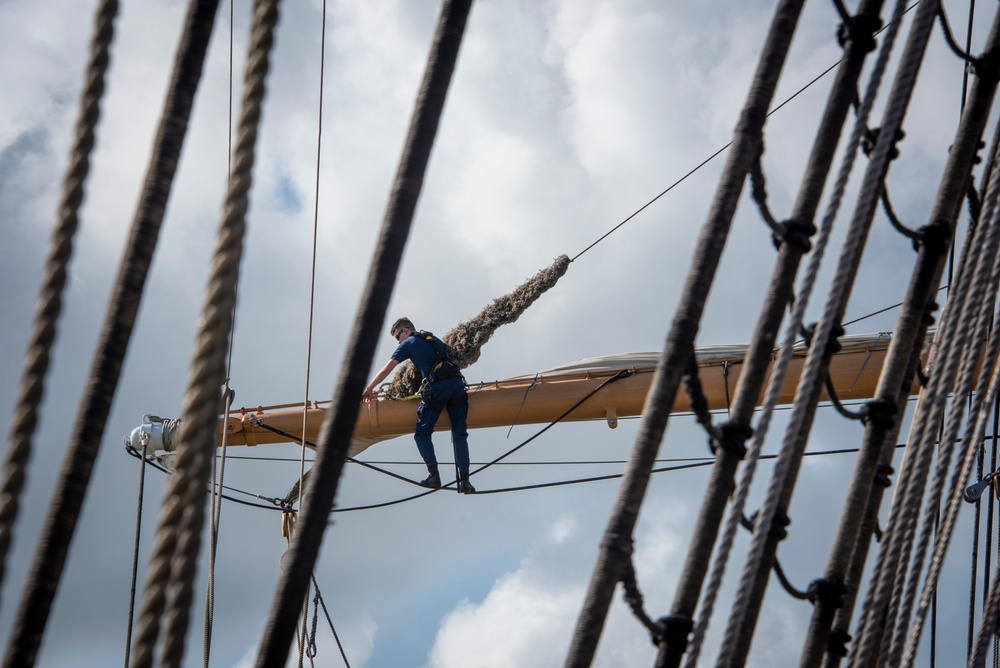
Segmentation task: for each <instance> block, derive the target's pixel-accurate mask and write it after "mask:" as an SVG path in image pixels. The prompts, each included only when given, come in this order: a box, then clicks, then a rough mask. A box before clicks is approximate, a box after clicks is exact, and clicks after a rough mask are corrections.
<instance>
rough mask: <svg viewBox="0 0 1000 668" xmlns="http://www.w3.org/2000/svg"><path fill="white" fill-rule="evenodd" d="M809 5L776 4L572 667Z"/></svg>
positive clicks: (617, 572)
mask: <svg viewBox="0 0 1000 668" xmlns="http://www.w3.org/2000/svg"><path fill="white" fill-rule="evenodd" d="M801 8H802V2H800V1H798V0H783V1H782V2H781V3H779V5H778V7H777V8H776V9H775V14H774V20H773V22H772V24H771V29H770V31H769V33H768V36H767V40H766V42H765V45H764V48H763V51H762V52H761V58H760V62H759V64H758V67H757V72H756V74H755V77H754V81H753V84H752V86H751V91H750V94H749V96H748V98H747V102H746V105H745V106H744V109H743V112H742V114H741V118H740V121H739V124H738V126H737V129H736V133H735V139H734V141H733V150H732V151H731V152H730V155H729V160H728V161H727V164H726V168H725V169H724V171H723V175H722V177H721V180H720V183H719V186H718V188H717V190H716V196H715V200H714V201H713V203H712V206H711V210H710V212H709V214H708V218H707V220H706V222H705V225H704V227H703V228H702V232H701V235H700V237H699V240H698V246H697V249H696V251H695V254H694V260H693V261H692V265H691V268H690V270H689V273H688V278H687V281H686V284H685V288H684V290H683V292H682V299H681V302H680V304H679V305H678V307H677V310H676V314H675V318H674V325H673V326H672V328H671V331H670V333H669V334H668V336H667V342H666V347H665V349H664V351H663V354H662V357H661V358H660V363H659V364H658V366H657V371H656V376H655V377H654V379H653V383H652V386H651V388H650V392H649V395H648V396H647V403H646V405H647V406H648V407H650V408H651V410H649V411H647V413H646V414H645V415H644V416H643V419H642V423H641V425H640V427H639V433H638V434H637V436H636V440H635V444H634V446H633V449H632V456H631V461H630V463H629V466H628V468H627V470H626V473H625V477H624V479H623V481H622V485H621V487H620V489H619V493H618V496H617V498H616V501H615V505H614V509H613V511H612V516H611V518H610V519H609V521H608V526H607V528H606V531H605V539H604V541H602V545H601V549H600V552H599V555H598V561H597V564H596V565H595V567H594V571H593V575H592V577H591V582H590V587H589V589H588V593H587V596H586V598H585V601H584V607H583V610H582V611H581V614H580V617H579V618H578V620H577V625H576V630H575V632H574V636H573V642H572V645H571V647H570V651H569V654H568V656H567V659H566V666H567V667H568V668H569V667H572V666H588V665H590V664H591V662H592V661H593V656H594V653H595V652H596V649H597V642H598V640H599V638H600V635H601V631H602V629H603V627H604V621H605V619H606V616H607V612H608V608H609V606H610V602H611V597H612V595H613V593H614V589H615V587H616V586H617V583H618V582H619V580H620V579H621V577H620V576H621V569H622V568H623V567H624V561H623V555H622V554H621V552H620V551H619V550H617V549H616V547H615V544H614V542H613V541H614V540H615V539H617V537H620V536H631V534H632V532H633V530H634V527H635V522H636V520H637V518H638V511H639V507H640V506H641V503H642V498H643V496H644V494H645V491H646V486H647V484H648V481H649V471H650V469H652V460H653V459H654V458H655V456H656V451H657V449H658V448H659V446H660V443H661V441H662V439H663V435H664V433H665V431H666V426H667V421H668V418H669V412H668V411H669V409H668V407H669V406H671V405H673V401H674V399H675V398H676V395H677V391H678V386H679V384H680V376H681V375H682V374H683V372H684V369H685V368H686V365H685V363H686V361H687V358H688V356H689V355H690V354H691V348H692V345H693V341H694V338H695V335H696V333H697V330H698V325H699V322H700V320H701V316H702V313H703V309H704V304H705V301H706V298H707V296H708V291H709V289H710V288H711V284H712V281H713V278H714V276H715V272H716V269H717V267H718V263H719V260H720V256H721V253H722V248H723V245H724V243H725V241H726V238H727V237H728V233H729V229H730V225H731V223H732V218H733V215H734V213H735V207H736V203H737V201H738V199H739V196H740V193H741V192H742V189H743V185H744V182H745V181H746V177H747V174H748V172H749V171H750V163H751V162H752V160H753V158H754V156H755V155H756V154H757V151H758V149H759V142H760V139H761V128H762V127H763V123H764V120H765V118H766V114H767V108H768V106H769V105H770V102H771V100H772V99H773V95H774V89H775V85H776V81H777V77H778V73H779V72H780V69H781V65H782V64H783V62H784V60H785V58H786V56H787V53H788V46H789V42H790V40H791V36H792V34H793V33H794V31H795V26H796V24H797V22H798V17H799V12H800V11H801Z"/></svg>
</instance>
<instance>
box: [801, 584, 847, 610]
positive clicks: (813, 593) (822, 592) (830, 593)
mask: <svg viewBox="0 0 1000 668" xmlns="http://www.w3.org/2000/svg"><path fill="white" fill-rule="evenodd" d="M846 593H847V585H846V584H844V583H843V581H841V579H840V578H837V577H832V578H817V579H815V580H813V581H812V582H810V583H809V589H808V590H806V595H807V596H808V597H809V600H810V601H812V602H813V603H814V604H815V603H817V602H823V603H826V604H827V605H832V606H833V607H835V608H842V607H844V595H845V594H846Z"/></svg>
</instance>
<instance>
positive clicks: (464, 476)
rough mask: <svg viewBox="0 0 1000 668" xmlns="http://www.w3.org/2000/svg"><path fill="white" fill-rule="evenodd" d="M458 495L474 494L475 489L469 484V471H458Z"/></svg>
mask: <svg viewBox="0 0 1000 668" xmlns="http://www.w3.org/2000/svg"><path fill="white" fill-rule="evenodd" d="M458 493H459V494H475V493H476V488H475V487H473V486H472V483H471V482H469V469H458Z"/></svg>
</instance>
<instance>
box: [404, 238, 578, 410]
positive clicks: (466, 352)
mask: <svg viewBox="0 0 1000 668" xmlns="http://www.w3.org/2000/svg"><path fill="white" fill-rule="evenodd" d="M569 263H570V259H569V256H567V255H560V256H559V257H557V258H556V259H555V260H554V261H553V262H552V264H551V265H549V266H548V267H545V268H544V269H541V270H539V271H538V273H536V274H535V275H534V276H532V277H531V278H529V279H528V280H527V281H525V282H524V283H522V284H521V285H519V286H517V287H516V288H514V289H513V290H512V291H511V292H509V293H508V294H506V295H503V296H501V297H497V298H496V299H494V300H493V301H492V302H490V303H489V304H488V305H487V306H486V307H485V308H483V310H482V311H480V312H479V314H478V315H476V317H474V318H472V319H470V320H467V321H465V322H461V323H459V324H458V325H456V326H455V327H454V328H453V329H451V330H449V331H448V333H447V334H445V335H444V336H443V337H441V340H442V341H444V342H445V344H447V345H448V348H449V351H450V352H451V356H452V361H453V362H455V364H457V365H458V368H460V369H464V368H466V367H468V366H471V365H472V364H474V363H475V362H476V361H477V360H478V359H479V356H480V354H481V351H482V348H483V346H485V345H486V344H487V343H488V342H489V340H490V338H491V337H492V336H493V333H494V332H496V331H497V330H498V329H500V327H502V326H503V325H507V324H510V323H512V322H516V321H517V319H518V318H520V317H521V314H523V313H524V312H525V311H527V310H528V307H529V306H531V305H532V304H534V303H535V301H537V300H538V298H539V297H541V296H542V295H543V294H544V293H545V292H547V291H548V290H549V289H551V288H552V287H554V286H555V284H556V282H557V281H558V280H559V279H560V278H562V276H563V275H564V274H565V273H566V270H567V269H569ZM420 381H421V378H420V374H419V373H418V372H417V370H416V368H415V367H414V366H413V363H412V362H409V361H407V362H404V363H403V364H402V365H400V367H399V368H398V369H397V370H396V374H395V376H393V379H392V382H391V383H389V386H388V388H387V389H386V394H388V396H390V397H393V398H396V399H403V398H405V397H409V396H412V395H414V394H416V393H417V392H419V391H420Z"/></svg>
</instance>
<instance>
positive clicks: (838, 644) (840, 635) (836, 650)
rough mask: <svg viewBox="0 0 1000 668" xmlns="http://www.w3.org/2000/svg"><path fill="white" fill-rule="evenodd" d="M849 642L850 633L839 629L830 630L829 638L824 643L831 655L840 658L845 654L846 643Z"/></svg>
mask: <svg viewBox="0 0 1000 668" xmlns="http://www.w3.org/2000/svg"><path fill="white" fill-rule="evenodd" d="M849 642H851V634H850V633H848V632H847V631H841V630H839V629H836V630H833V631H831V632H830V639H829V640H828V641H827V643H826V651H827V652H829V653H830V654H832V655H833V656H839V657H841V658H843V657H845V656H847V643H849Z"/></svg>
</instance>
